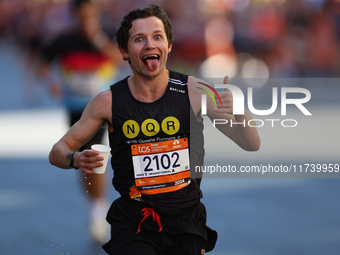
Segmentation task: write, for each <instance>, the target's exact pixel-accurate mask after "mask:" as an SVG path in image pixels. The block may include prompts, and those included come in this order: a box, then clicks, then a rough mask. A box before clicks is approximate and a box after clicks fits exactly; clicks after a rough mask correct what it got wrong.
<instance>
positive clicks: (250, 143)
mask: <svg viewBox="0 0 340 255" xmlns="http://www.w3.org/2000/svg"><path fill="white" fill-rule="evenodd" d="M199 82H203V83H205V82H204V81H202V80H199V79H197V78H194V77H190V78H189V95H190V102H191V105H192V108H193V110H194V113H195V115H196V117H197V119H198V120H199V119H200V118H201V116H200V114H201V95H202V94H204V93H205V92H204V91H203V90H202V89H198V88H205V89H207V88H206V87H204V85H202V84H201V83H199ZM224 83H225V84H227V83H228V78H227V77H225V79H224ZM218 94H219V95H220V98H221V101H222V106H221V104H220V103H219V100H216V102H217V107H216V106H215V103H214V101H213V99H212V98H211V97H210V96H207V115H208V117H209V118H210V120H211V121H213V120H214V119H222V120H226V121H228V123H227V124H219V125H216V128H217V129H218V130H219V131H221V132H222V133H223V134H224V135H226V136H228V137H229V138H230V139H231V140H233V141H234V142H235V143H236V144H237V145H239V146H240V147H241V148H243V149H244V150H247V151H256V150H259V148H260V144H261V141H260V137H259V134H258V132H257V128H256V127H251V126H249V125H247V123H248V121H249V120H251V119H252V117H251V116H250V115H249V114H248V113H247V112H245V113H244V115H233V114H232V112H233V97H232V94H231V92H230V90H225V91H222V92H219V93H218ZM231 121H232V122H233V123H243V122H244V121H245V125H243V124H235V125H232V126H231V125H230V123H231Z"/></svg>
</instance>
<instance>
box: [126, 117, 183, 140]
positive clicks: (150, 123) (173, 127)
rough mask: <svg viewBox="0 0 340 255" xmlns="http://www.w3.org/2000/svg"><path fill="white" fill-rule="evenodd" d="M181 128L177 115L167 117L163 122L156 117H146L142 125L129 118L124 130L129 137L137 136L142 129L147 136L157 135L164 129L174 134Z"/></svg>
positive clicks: (166, 132) (167, 132) (165, 131)
mask: <svg viewBox="0 0 340 255" xmlns="http://www.w3.org/2000/svg"><path fill="white" fill-rule="evenodd" d="M179 128H180V123H179V120H178V119H177V118H176V117H172V116H169V117H166V118H165V119H164V120H163V121H162V123H158V121H156V120H154V119H146V120H144V121H143V123H142V125H141V126H140V125H139V124H138V123H137V121H135V120H127V121H125V122H124V124H123V127H122V130H123V133H124V135H125V136H126V137H127V138H130V139H132V138H135V137H136V136H137V135H138V134H139V132H140V131H142V133H143V134H144V135H146V136H149V137H150V136H155V135H157V134H158V133H159V131H160V130H161V129H162V131H163V132H164V133H165V134H167V135H174V134H176V133H177V132H178V130H179Z"/></svg>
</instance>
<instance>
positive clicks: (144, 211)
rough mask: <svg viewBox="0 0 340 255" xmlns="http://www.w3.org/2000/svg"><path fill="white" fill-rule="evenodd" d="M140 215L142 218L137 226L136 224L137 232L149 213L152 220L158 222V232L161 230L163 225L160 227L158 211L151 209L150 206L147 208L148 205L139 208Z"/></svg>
mask: <svg viewBox="0 0 340 255" xmlns="http://www.w3.org/2000/svg"><path fill="white" fill-rule="evenodd" d="M140 213H141V215H142V216H144V218H143V219H142V220H141V222H140V223H139V226H138V230H137V234H138V233H139V232H140V226H141V225H142V222H143V221H144V220H145V219H146V218H147V217H149V216H150V215H152V220H153V221H157V224H158V227H159V230H158V232H161V231H162V229H163V227H162V224H161V220H160V219H159V216H158V213H157V212H156V211H155V210H154V209H152V208H149V207H145V208H143V209H142V210H141V212H140Z"/></svg>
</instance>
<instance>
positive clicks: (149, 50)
mask: <svg viewBox="0 0 340 255" xmlns="http://www.w3.org/2000/svg"><path fill="white" fill-rule="evenodd" d="M171 48H172V45H168V40H167V37H166V33H165V30H164V25H163V22H162V21H161V20H160V19H159V18H157V17H154V16H152V17H148V18H144V19H136V20H134V21H133V22H132V27H131V29H130V30H129V40H128V51H127V52H125V51H124V50H123V49H121V53H122V55H123V57H124V58H126V59H130V64H131V69H132V71H133V72H134V74H139V75H142V76H145V77H155V76H158V75H159V74H160V73H161V72H162V71H163V70H164V69H165V65H166V61H167V59H168V54H169V53H170V52H171Z"/></svg>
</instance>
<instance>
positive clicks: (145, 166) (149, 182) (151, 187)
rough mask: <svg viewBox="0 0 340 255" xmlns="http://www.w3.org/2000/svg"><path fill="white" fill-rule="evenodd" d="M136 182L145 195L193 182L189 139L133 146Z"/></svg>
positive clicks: (171, 189) (175, 188) (174, 189)
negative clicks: (191, 180)
mask: <svg viewBox="0 0 340 255" xmlns="http://www.w3.org/2000/svg"><path fill="white" fill-rule="evenodd" d="M131 151H132V161H133V168H134V175H135V185H136V187H137V188H138V189H139V190H140V191H141V193H142V194H144V195H152V194H159V193H167V192H172V191H176V190H179V189H182V188H184V187H186V186H187V185H188V184H189V183H190V161H189V149H188V139H187V138H180V139H176V140H170V141H164V142H155V143H144V144H135V145H132V146H131Z"/></svg>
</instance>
